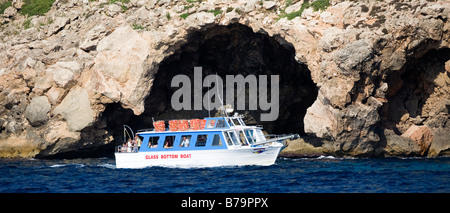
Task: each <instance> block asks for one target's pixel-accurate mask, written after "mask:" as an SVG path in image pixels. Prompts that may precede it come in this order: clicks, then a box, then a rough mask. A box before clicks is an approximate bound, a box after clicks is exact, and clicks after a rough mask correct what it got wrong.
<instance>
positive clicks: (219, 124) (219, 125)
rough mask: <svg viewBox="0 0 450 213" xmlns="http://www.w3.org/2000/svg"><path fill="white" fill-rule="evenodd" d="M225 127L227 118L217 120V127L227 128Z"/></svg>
mask: <svg viewBox="0 0 450 213" xmlns="http://www.w3.org/2000/svg"><path fill="white" fill-rule="evenodd" d="M225 127H226V124H225V120H224V119H219V120H217V125H216V128H225Z"/></svg>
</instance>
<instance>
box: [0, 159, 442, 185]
mask: <svg viewBox="0 0 450 213" xmlns="http://www.w3.org/2000/svg"><path fill="white" fill-rule="evenodd" d="M0 192H2V193H91V192H94V193H130V192H143V193H172V192H173V193H216V192H220V193H342V192H343V193H347V192H351V193H353V192H357V193H404V192H405V193H449V192H450V158H434V159H428V158H406V159H399V158H391V159H346V158H333V157H319V158H304V159H303V158H300V159H291V158H278V160H277V161H276V164H274V165H272V166H240V167H219V168H192V169H178V168H164V167H152V168H144V169H117V168H115V162H114V159H113V158H88V159H86V158H85V159H70V160H67V159H60V160H42V159H0Z"/></svg>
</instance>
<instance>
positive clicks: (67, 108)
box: [53, 87, 95, 131]
mask: <svg viewBox="0 0 450 213" xmlns="http://www.w3.org/2000/svg"><path fill="white" fill-rule="evenodd" d="M90 105H91V104H90V101H89V96H88V92H87V90H86V89H84V88H81V87H76V88H73V89H72V90H71V91H70V92H69V94H67V96H66V97H65V98H64V100H62V102H61V103H60V104H59V105H58V106H56V107H55V109H54V110H53V113H54V114H60V115H62V116H63V118H64V119H65V120H66V121H67V126H68V127H69V129H70V130H71V131H80V130H82V129H84V128H85V127H87V126H89V125H90V124H91V123H92V122H93V121H94V119H95V117H94V112H93V110H92V109H91V106H90Z"/></svg>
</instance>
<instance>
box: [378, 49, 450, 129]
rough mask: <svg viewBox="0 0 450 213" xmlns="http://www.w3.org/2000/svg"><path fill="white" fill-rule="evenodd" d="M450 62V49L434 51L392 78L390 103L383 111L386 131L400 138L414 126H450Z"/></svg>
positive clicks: (407, 63)
mask: <svg viewBox="0 0 450 213" xmlns="http://www.w3.org/2000/svg"><path fill="white" fill-rule="evenodd" d="M448 60H450V49H440V50H430V51H428V52H427V53H426V54H424V55H423V56H421V57H419V58H411V59H409V60H408V61H407V62H406V64H405V65H404V67H403V68H402V70H400V72H396V73H393V74H392V75H391V76H390V77H389V78H388V81H387V82H388V85H389V89H388V91H387V93H386V98H387V103H386V104H384V105H383V106H382V107H381V108H380V116H381V121H382V127H383V128H387V129H390V130H393V131H394V132H395V133H396V134H397V135H400V134H402V133H404V132H405V131H406V130H407V129H408V128H409V127H410V126H411V125H413V124H415V125H425V124H426V125H427V126H429V127H434V128H441V127H445V126H446V125H450V124H449V123H448V122H447V121H448V111H449V107H450V105H449V104H450V103H448V101H449V100H450V94H449V90H448V86H447V85H448V84H449V83H450V82H448V79H449V76H448V75H449V73H448V72H446V71H445V62H446V61H448Z"/></svg>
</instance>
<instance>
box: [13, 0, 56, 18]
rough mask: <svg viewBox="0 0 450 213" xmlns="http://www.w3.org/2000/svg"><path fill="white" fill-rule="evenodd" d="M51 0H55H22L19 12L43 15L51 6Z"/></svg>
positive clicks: (53, 0) (52, 0)
mask: <svg viewBox="0 0 450 213" xmlns="http://www.w3.org/2000/svg"><path fill="white" fill-rule="evenodd" d="M53 2H55V0H24V3H25V4H24V5H23V6H22V8H21V9H20V13H22V14H23V15H28V16H34V15H44V14H45V13H46V12H48V11H49V10H50V9H51V8H52V5H53Z"/></svg>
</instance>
